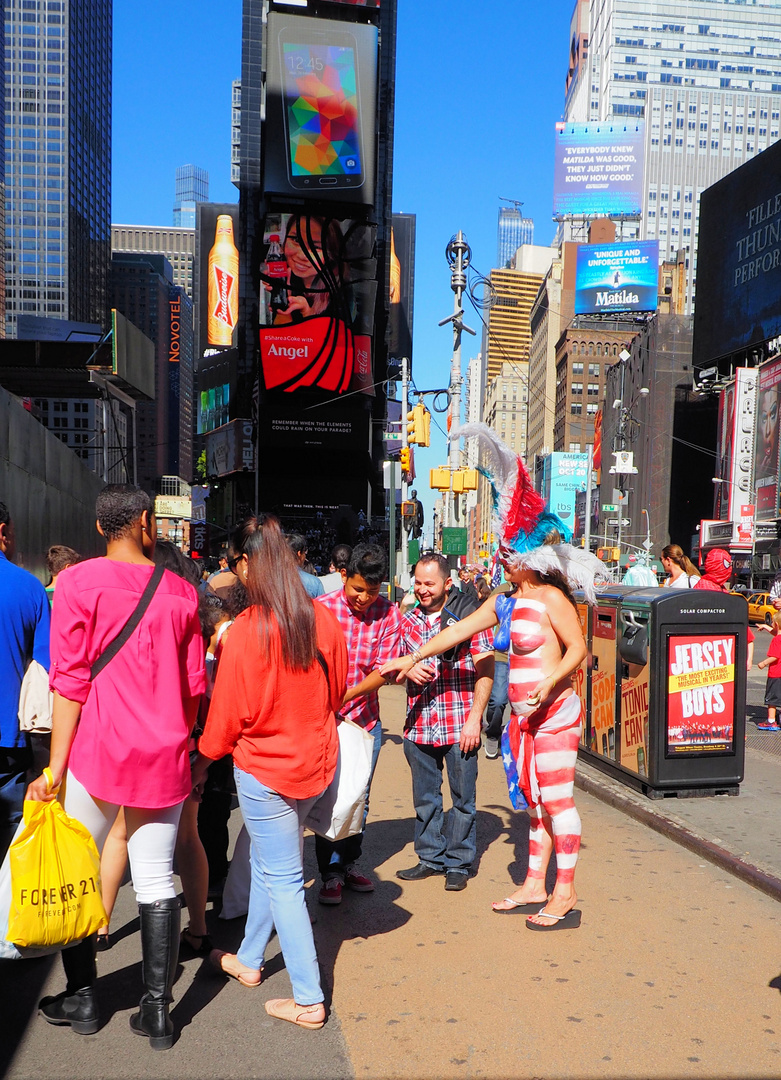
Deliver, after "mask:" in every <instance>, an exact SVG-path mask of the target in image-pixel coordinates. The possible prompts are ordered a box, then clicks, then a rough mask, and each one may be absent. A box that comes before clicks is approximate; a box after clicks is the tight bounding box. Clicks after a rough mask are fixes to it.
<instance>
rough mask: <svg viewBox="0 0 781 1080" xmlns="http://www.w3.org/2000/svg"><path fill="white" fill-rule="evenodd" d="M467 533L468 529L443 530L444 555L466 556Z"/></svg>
mask: <svg viewBox="0 0 781 1080" xmlns="http://www.w3.org/2000/svg"><path fill="white" fill-rule="evenodd" d="M466 545H467V531H466V529H443V530H442V554H443V555H466Z"/></svg>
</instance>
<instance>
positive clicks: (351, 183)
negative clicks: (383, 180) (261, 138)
mask: <svg viewBox="0 0 781 1080" xmlns="http://www.w3.org/2000/svg"><path fill="white" fill-rule="evenodd" d="M268 27H269V33H268V72H267V81H266V86H267V96H266V127H267V138H266V140H265V161H264V189H265V190H266V191H267V192H277V193H283V194H295V195H298V196H299V197H300V196H301V195H310V196H311V197H313V198H317V199H338V200H340V201H342V202H358V203H364V204H367V205H372V204H373V202H374V174H375V163H374V156H375V150H374V147H375V141H376V140H375V126H376V125H375V115H376V89H375V87H376V82H377V28H376V27H374V26H368V25H360V24H358V23H346V22H335V21H333V20H329V19H312V18H307V17H306V16H296V15H282V14H279V13H275V12H272V13H271V14H270V15H269V19H268Z"/></svg>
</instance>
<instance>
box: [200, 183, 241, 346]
mask: <svg viewBox="0 0 781 1080" xmlns="http://www.w3.org/2000/svg"><path fill="white" fill-rule="evenodd" d="M196 212H197V236H196V257H197V259H198V293H197V301H198V348H199V351H200V353H201V354H202V353H203V352H204V350H205V349H229V348H230V347H231V345H235V344H236V324H237V322H238V315H239V252H238V248H237V246H236V237H237V236H238V235H239V208H238V206H236V205H234V204H231V203H199V204H198V207H197V211H196Z"/></svg>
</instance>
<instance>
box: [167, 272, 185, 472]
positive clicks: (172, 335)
mask: <svg viewBox="0 0 781 1080" xmlns="http://www.w3.org/2000/svg"><path fill="white" fill-rule="evenodd" d="M168 313H169V328H168V443H169V445H168V455H167V457H168V468H169V469H170V470H171V472H172V473H173V474H174V475H177V476H178V474H179V404H180V403H179V357H180V352H181V345H182V333H181V329H182V321H181V318H182V295H181V293H180V292H179V289H178V288H175V287H172V288H169V290H168Z"/></svg>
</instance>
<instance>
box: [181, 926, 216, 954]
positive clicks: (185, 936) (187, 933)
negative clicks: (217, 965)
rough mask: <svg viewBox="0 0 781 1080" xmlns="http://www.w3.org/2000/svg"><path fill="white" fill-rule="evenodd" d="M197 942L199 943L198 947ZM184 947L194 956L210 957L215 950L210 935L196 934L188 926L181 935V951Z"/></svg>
mask: <svg viewBox="0 0 781 1080" xmlns="http://www.w3.org/2000/svg"><path fill="white" fill-rule="evenodd" d="M196 942H198V944H197V945H196ZM183 945H184V946H185V948H187V949H189V951H190V952H191V953H192V955H193V956H208V955H209V953H210V952H211V951H212V949H213V948H214V945H212V939H211V938H210V937H209V935H208V934H194V933H193V932H192V930H191V929H190V927H189V926H186V927H185V928H184V930H182V932H181V934H180V935H179V948H180V949H181V947H182V946H183Z"/></svg>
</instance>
